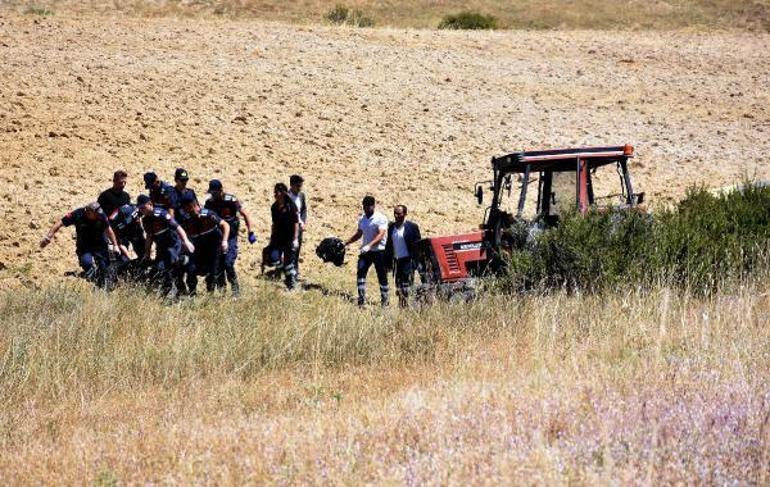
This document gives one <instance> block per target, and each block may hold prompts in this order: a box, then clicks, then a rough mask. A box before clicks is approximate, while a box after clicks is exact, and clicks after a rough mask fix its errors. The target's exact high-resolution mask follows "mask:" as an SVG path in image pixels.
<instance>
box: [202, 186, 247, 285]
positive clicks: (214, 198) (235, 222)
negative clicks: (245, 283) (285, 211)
mask: <svg viewBox="0 0 770 487" xmlns="http://www.w3.org/2000/svg"><path fill="white" fill-rule="evenodd" d="M209 194H210V195H211V197H210V198H209V199H208V200H206V209H207V210H212V211H213V212H215V213H216V214H217V215H219V216H220V217H221V218H222V219H223V220H224V221H226V222H227V224H228V225H230V235H229V238H228V242H227V253H225V254H224V255H223V256H222V262H221V267H220V274H219V279H218V285H219V286H221V287H224V286H225V277H227V281H228V282H229V283H230V287H231V289H232V291H233V295H235V296H237V295H238V294H240V286H239V285H238V276H237V274H236V273H235V260H236V259H237V258H238V229H239V227H240V219H239V218H240V216H243V219H244V221H245V222H246V231H247V232H248V235H249V243H250V244H253V243H255V242H256V241H257V237H256V236H255V235H254V232H253V231H252V229H251V228H252V227H251V219H250V218H249V215H248V213H246V211H245V210H244V209H243V207H242V206H241V203H240V202H239V201H238V198H236V197H235V195H233V194H230V193H225V192H224V190H223V188H222V182H221V181H220V180H218V179H212V180H211V181H210V182H209ZM222 271H224V272H222Z"/></svg>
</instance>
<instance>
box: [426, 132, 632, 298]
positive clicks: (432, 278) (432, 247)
mask: <svg viewBox="0 0 770 487" xmlns="http://www.w3.org/2000/svg"><path fill="white" fill-rule="evenodd" d="M633 154H634V148H633V147H632V146H630V145H624V146H613V147H588V148H576V149H556V150H544V151H528V152H516V153H513V154H508V155H504V156H501V157H493V158H492V181H491V182H485V183H477V184H476V191H475V193H476V199H477V200H478V202H479V204H482V203H483V201H484V186H485V185H486V184H488V183H491V186H490V187H489V190H490V191H491V192H492V203H491V205H490V206H489V207H488V208H487V209H486V212H485V214H484V222H483V223H482V224H481V226H480V230H479V231H475V232H470V233H465V234H462V235H449V236H445V237H432V238H426V239H423V240H422V241H420V242H419V248H418V255H419V257H418V262H419V264H420V265H419V267H420V268H421V274H422V277H423V284H424V285H425V286H427V287H428V288H431V289H433V290H436V289H439V290H441V291H445V292H448V293H451V292H452V291H454V290H456V289H457V288H460V289H462V288H465V287H467V286H468V285H469V283H470V282H471V281H472V280H473V278H474V277H479V276H484V275H490V274H492V275H494V274H497V273H499V272H500V271H501V270H503V269H504V268H505V258H504V252H505V250H506V249H510V248H514V247H516V246H517V245H520V244H521V243H520V242H518V243H517V239H516V238H512V232H511V231H510V230H511V229H512V228H513V227H516V226H519V227H520V226H521V225H522V224H524V225H525V228H526V229H527V230H526V232H525V233H528V234H529V235H530V236H531V235H534V234H536V233H537V232H539V231H541V230H543V229H545V228H548V227H552V226H555V225H558V223H559V215H560V214H562V213H564V212H565V211H572V209H573V208H576V209H577V211H579V212H580V213H582V214H585V213H586V212H588V210H589V209H590V208H597V207H598V208H607V207H612V208H632V207H635V206H637V205H639V204H641V203H642V202H643V200H644V193H634V189H633V186H632V184H631V176H630V174H629V172H628V160H629V159H630V158H631V157H633ZM611 168H614V169H615V171H611V170H610V169H611ZM600 169H602V170H601V171H600ZM514 175H516V176H517V180H518V183H519V188H518V189H519V195H518V198H517V199H516V200H515V201H514V200H512V199H511V198H510V196H511V189H512V185H513V181H512V178H513V176H514ZM608 176H611V178H608ZM535 183H537V184H535ZM618 183H619V185H620V188H619V189H620V191H619V192H618V190H617V188H618ZM610 188H611V190H610V191H607V190H608V189H610ZM613 199H614V200H615V202H614V203H613V202H612V200H613ZM602 200H609V201H610V203H609V204H601V201H602ZM514 202H515V206H513V205H512V203H514ZM506 203H507V204H506ZM519 240H520V239H519Z"/></svg>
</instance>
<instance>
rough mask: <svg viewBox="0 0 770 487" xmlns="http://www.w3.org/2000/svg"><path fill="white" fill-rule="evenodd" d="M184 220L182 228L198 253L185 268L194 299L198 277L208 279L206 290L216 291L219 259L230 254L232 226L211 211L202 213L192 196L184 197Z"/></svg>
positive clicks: (194, 253)
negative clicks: (229, 241)
mask: <svg viewBox="0 0 770 487" xmlns="http://www.w3.org/2000/svg"><path fill="white" fill-rule="evenodd" d="M182 210H183V214H184V217H183V219H182V221H181V222H180V224H181V225H182V228H184V230H185V233H187V236H188V237H189V238H190V240H192V243H193V245H195V252H193V253H192V254H188V255H189V258H190V260H189V262H188V263H187V264H186V265H185V268H184V272H185V273H186V274H187V282H186V285H187V292H188V293H189V294H190V295H195V290H196V287H197V285H198V276H206V289H207V290H208V291H213V290H214V289H215V288H216V279H217V277H218V275H219V272H218V268H219V260H220V255H221V254H225V253H227V240H228V234H229V233H230V225H228V224H227V222H226V221H224V220H222V219H221V218H220V217H219V216H218V215H217V214H216V213H214V212H213V211H211V210H206V209H201V207H200V204H198V200H196V199H195V196H194V195H193V194H190V193H187V194H185V195H184V196H183V197H182Z"/></svg>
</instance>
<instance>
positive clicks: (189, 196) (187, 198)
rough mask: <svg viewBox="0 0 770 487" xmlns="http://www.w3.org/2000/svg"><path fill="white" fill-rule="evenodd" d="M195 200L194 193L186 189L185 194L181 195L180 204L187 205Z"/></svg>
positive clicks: (196, 199)
mask: <svg viewBox="0 0 770 487" xmlns="http://www.w3.org/2000/svg"><path fill="white" fill-rule="evenodd" d="M195 201H198V198H196V197H195V195H194V194H193V193H192V191H187V192H185V194H183V195H182V201H181V203H182V205H189V204H190V203H193V202H195Z"/></svg>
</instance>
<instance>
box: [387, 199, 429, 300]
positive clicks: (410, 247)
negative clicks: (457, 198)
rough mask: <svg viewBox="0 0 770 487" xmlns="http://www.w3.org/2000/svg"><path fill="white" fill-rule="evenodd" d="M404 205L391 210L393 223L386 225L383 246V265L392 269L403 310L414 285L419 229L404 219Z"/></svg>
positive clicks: (419, 236) (405, 211)
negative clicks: (386, 231)
mask: <svg viewBox="0 0 770 487" xmlns="http://www.w3.org/2000/svg"><path fill="white" fill-rule="evenodd" d="M406 213H407V209H406V205H396V207H395V208H393V218H395V222H393V223H391V224H389V225H388V241H387V243H386V244H385V263H386V264H387V266H388V268H392V269H393V273H394V275H395V278H396V294H397V295H398V304H399V305H400V306H401V307H402V308H403V307H406V306H407V304H408V303H409V289H410V288H411V287H412V285H413V284H414V270H415V268H416V265H415V258H416V252H417V248H416V247H417V242H419V241H420V239H421V238H422V236H421V235H420V227H418V226H417V224H416V223H414V222H412V221H409V220H407V219H406Z"/></svg>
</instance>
